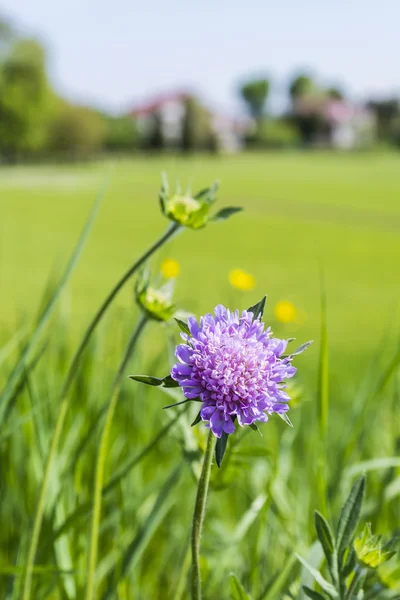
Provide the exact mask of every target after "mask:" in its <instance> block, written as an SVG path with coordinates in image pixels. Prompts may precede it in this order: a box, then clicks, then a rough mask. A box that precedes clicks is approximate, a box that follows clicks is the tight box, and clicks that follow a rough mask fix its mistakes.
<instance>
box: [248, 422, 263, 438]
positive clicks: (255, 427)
mask: <svg viewBox="0 0 400 600" xmlns="http://www.w3.org/2000/svg"><path fill="white" fill-rule="evenodd" d="M250 428H251V429H252V430H253V431H256V432H257V433H259V434H260V435H261V437H262V433H261V431H260V430H259V429H258V427H257V425H256V424H255V423H250Z"/></svg>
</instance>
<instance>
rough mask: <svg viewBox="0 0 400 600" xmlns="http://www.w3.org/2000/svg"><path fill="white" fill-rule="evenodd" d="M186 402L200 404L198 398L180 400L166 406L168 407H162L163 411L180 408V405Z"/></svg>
mask: <svg viewBox="0 0 400 600" xmlns="http://www.w3.org/2000/svg"><path fill="white" fill-rule="evenodd" d="M187 402H201V400H200V398H186V400H182V402H175V404H168V406H163V410H165V409H166V408H173V407H174V406H180V405H181V404H186V403H187Z"/></svg>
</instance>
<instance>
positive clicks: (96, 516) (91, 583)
mask: <svg viewBox="0 0 400 600" xmlns="http://www.w3.org/2000/svg"><path fill="white" fill-rule="evenodd" d="M147 321H148V319H147V317H145V316H142V317H141V318H140V320H139V322H138V324H137V326H136V327H135V330H134V331H133V334H132V336H131V338H130V340H129V342H128V345H127V347H126V350H125V354H124V356H123V358H122V360H121V364H120V366H119V368H118V371H117V374H116V375H115V377H114V381H113V384H112V387H111V391H110V396H109V399H108V407H107V412H106V419H105V422H104V427H103V431H102V433H101V438H100V445H99V454H98V457H97V464H96V475H95V487H94V495H93V513H92V530H91V536H90V547H89V572H88V577H87V586H86V600H92V599H94V598H96V595H95V594H96V584H95V573H96V563H97V549H98V540H99V525H100V516H101V501H102V489H103V481H104V468H105V463H106V459H107V451H108V439H109V436H110V430H111V423H112V419H113V416H114V412H115V408H116V406H117V401H118V395H119V391H120V388H121V379H122V375H123V374H124V371H125V368H126V365H127V363H128V360H129V358H130V357H131V355H132V352H133V350H134V348H135V346H136V343H137V341H138V339H139V337H140V335H141V333H142V331H143V329H144V326H145V325H146V323H147Z"/></svg>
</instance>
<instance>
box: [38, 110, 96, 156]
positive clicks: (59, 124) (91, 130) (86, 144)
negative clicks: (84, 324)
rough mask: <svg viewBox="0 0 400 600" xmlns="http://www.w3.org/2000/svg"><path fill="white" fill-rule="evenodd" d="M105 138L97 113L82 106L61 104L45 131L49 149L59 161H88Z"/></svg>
mask: <svg viewBox="0 0 400 600" xmlns="http://www.w3.org/2000/svg"><path fill="white" fill-rule="evenodd" d="M104 137H105V125H104V121H103V119H102V117H101V115H100V114H99V113H97V112H96V111H94V110H92V109H90V108H87V107H85V106H74V105H71V104H67V103H61V105H60V106H59V109H58V114H57V115H56V117H55V118H54V119H53V120H52V122H51V124H50V130H49V149H50V150H51V151H52V152H54V153H55V154H57V155H58V156H62V157H63V158H65V157H68V158H78V159H81V158H89V157H91V156H92V155H94V154H96V153H98V152H99V151H100V150H101V149H102V147H103V142H104Z"/></svg>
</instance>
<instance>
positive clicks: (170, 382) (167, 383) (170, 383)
mask: <svg viewBox="0 0 400 600" xmlns="http://www.w3.org/2000/svg"><path fill="white" fill-rule="evenodd" d="M162 382H163V386H164V387H166V388H177V387H180V386H179V383H178V382H177V381H175V379H173V377H171V375H166V376H165V377H164V379H163V380H162Z"/></svg>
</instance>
